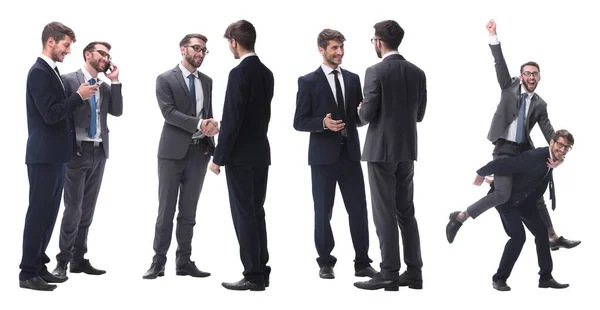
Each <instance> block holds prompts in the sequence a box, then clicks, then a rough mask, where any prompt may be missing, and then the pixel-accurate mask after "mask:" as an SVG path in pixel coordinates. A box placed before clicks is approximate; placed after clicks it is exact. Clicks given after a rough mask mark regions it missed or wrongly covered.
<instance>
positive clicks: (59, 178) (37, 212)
mask: <svg viewBox="0 0 600 310" xmlns="http://www.w3.org/2000/svg"><path fill="white" fill-rule="evenodd" d="M65 166H66V164H63V163H48V164H28V165H27V173H28V176H29V207H28V208H27V215H26V216H25V228H24V231H23V256H22V258H21V264H20V265H19V268H20V269H21V272H20V273H19V280H28V279H31V278H33V277H36V276H39V275H43V274H45V273H48V269H47V268H46V264H47V263H49V262H50V258H49V257H48V255H46V248H48V243H49V242H50V238H51V237H52V231H53V230H54V224H55V222H56V217H57V215H58V210H59V208H60V201H61V197H62V191H63V186H64V181H65Z"/></svg>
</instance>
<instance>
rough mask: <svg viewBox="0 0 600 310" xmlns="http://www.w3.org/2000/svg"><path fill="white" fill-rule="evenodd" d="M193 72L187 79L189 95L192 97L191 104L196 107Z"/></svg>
mask: <svg viewBox="0 0 600 310" xmlns="http://www.w3.org/2000/svg"><path fill="white" fill-rule="evenodd" d="M194 78H195V76H194V74H190V75H188V80H190V97H191V98H192V104H193V105H194V107H196V81H194Z"/></svg>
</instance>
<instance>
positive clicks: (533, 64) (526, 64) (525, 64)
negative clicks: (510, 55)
mask: <svg viewBox="0 0 600 310" xmlns="http://www.w3.org/2000/svg"><path fill="white" fill-rule="evenodd" d="M525 66H534V67H536V68H537V69H538V71H540V65H538V64H537V62H534V61H528V62H526V63H524V64H522V65H521V74H523V68H525Z"/></svg>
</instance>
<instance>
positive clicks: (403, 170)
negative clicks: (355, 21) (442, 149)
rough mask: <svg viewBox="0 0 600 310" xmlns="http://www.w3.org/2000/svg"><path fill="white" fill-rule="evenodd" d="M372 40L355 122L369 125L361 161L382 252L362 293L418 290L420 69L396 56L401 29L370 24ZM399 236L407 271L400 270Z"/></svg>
mask: <svg viewBox="0 0 600 310" xmlns="http://www.w3.org/2000/svg"><path fill="white" fill-rule="evenodd" d="M374 28H375V36H374V37H373V38H372V39H371V42H372V43H373V45H374V47H375V52H376V53H377V56H378V57H379V58H382V61H381V62H380V63H378V64H375V65H373V66H371V67H369V68H368V69H367V71H366V73H365V88H364V95H365V99H364V102H363V104H362V105H360V106H359V108H358V109H359V116H360V119H361V120H362V121H363V122H365V123H369V129H368V131H367V137H366V140H365V146H364V150H363V155H362V160H364V161H366V162H367V167H368V170H369V184H370V187H371V203H372V208H373V220H374V222H375V228H376V230H377V237H379V247H380V249H381V265H380V266H381V272H380V273H378V274H377V275H376V276H375V277H373V279H371V280H369V281H366V282H357V283H355V284H354V285H355V286H356V287H358V288H361V289H367V290H375V289H381V288H383V289H385V290H390V291H397V290H398V286H408V287H409V288H413V289H421V288H422V287H423V276H422V272H421V268H422V267H423V261H422V259H421V241H420V237H419V228H418V225H417V219H416V218H415V206H414V203H413V192H414V190H413V176H414V162H415V161H416V160H417V123H418V122H421V121H422V120H423V117H424V116H425V108H426V106H427V87H426V77H425V73H424V72H423V70H421V69H420V68H419V67H417V66H416V65H414V64H412V63H410V62H409V61H407V60H406V59H405V58H404V57H403V56H402V55H400V54H399V53H398V46H400V43H401V42H402V39H403V38H404V30H403V29H402V27H400V25H398V23H397V22H395V21H393V20H385V21H382V22H379V23H377V24H375V26H374ZM398 228H400V233H401V234H402V245H403V247H404V263H405V264H406V271H405V272H404V273H402V274H400V275H399V271H400V266H401V263H400V240H399V235H398Z"/></svg>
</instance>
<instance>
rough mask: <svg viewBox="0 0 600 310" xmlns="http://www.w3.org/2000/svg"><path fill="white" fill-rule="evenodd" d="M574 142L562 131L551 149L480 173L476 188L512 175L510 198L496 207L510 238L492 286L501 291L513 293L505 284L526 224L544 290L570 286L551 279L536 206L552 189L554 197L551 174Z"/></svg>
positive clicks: (497, 161) (526, 154)
mask: <svg viewBox="0 0 600 310" xmlns="http://www.w3.org/2000/svg"><path fill="white" fill-rule="evenodd" d="M574 143H575V139H574V138H573V135H572V134H571V133H569V132H568V131H567V130H564V129H563V130H559V131H557V132H556V134H555V135H554V136H553V138H551V140H550V147H540V148H537V149H531V150H528V151H526V152H524V153H522V154H520V155H519V156H511V157H504V158H498V159H495V160H493V161H491V162H489V163H488V164H487V165H485V166H483V167H482V168H481V169H479V170H477V177H476V178H475V181H474V184H475V185H478V186H479V185H481V184H482V183H483V181H484V180H485V177H486V176H489V175H512V183H511V197H510V198H509V200H508V201H506V202H505V203H504V204H502V205H498V206H496V209H497V210H498V212H499V213H500V218H501V220H502V225H503V226H504V230H505V231H506V234H507V235H508V236H509V237H510V239H509V240H508V242H507V243H506V246H505V247H504V252H503V253H502V258H501V260H500V266H498V271H497V272H496V274H494V276H493V278H492V286H493V287H494V289H496V290H499V291H510V287H509V286H508V285H507V284H506V280H507V279H508V277H509V276H510V274H511V271H512V269H513V267H514V265H515V263H516V262H517V259H518V258H519V254H520V253H521V249H522V248H523V244H524V243H525V229H524V228H523V224H525V226H526V227H527V229H529V231H530V232H531V233H532V234H533V235H534V236H535V247H536V251H537V257H538V265H539V267H540V272H539V275H540V280H539V284H538V287H541V288H557V289H561V288H566V287H568V286H569V285H568V284H561V283H558V282H557V281H556V280H554V278H553V277H552V256H551V255H550V248H549V247H550V245H549V240H548V230H547V228H546V225H545V224H544V221H543V220H542V217H541V215H540V212H539V211H538V210H537V207H536V203H537V201H538V199H539V198H540V197H542V196H543V194H544V192H545V191H546V188H548V185H550V196H551V197H554V187H553V185H552V170H553V168H556V167H558V166H559V165H560V164H561V163H562V162H563V161H564V159H565V156H566V155H567V153H568V152H569V151H570V150H571V148H572V147H573V144H574Z"/></svg>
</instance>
